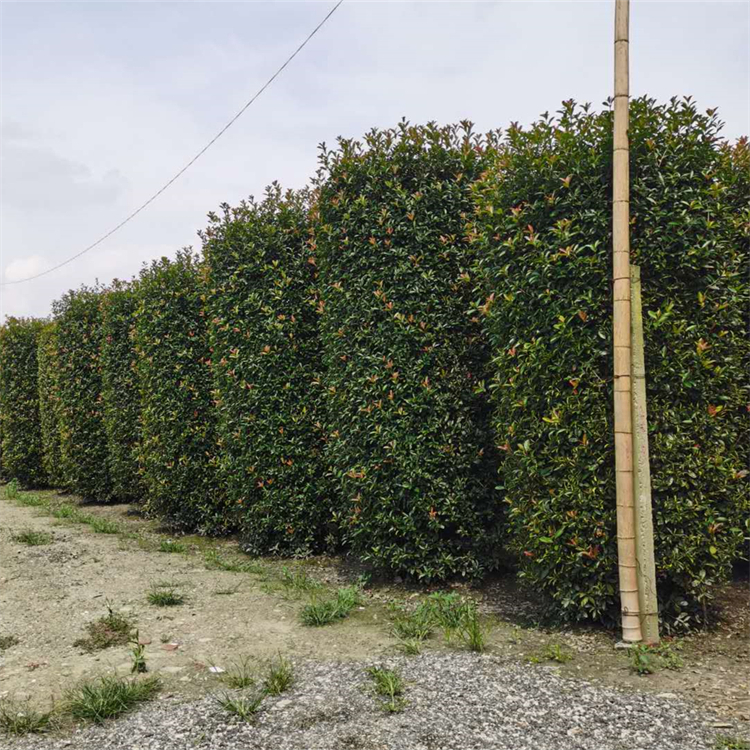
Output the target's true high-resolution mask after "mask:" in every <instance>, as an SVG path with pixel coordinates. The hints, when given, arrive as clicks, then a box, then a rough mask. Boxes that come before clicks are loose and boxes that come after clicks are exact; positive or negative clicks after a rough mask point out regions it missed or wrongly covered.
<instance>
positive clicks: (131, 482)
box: [101, 281, 142, 501]
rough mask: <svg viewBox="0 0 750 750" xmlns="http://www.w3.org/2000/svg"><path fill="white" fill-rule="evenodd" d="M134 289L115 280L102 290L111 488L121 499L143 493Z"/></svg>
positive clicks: (104, 382)
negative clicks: (139, 439) (138, 452)
mask: <svg viewBox="0 0 750 750" xmlns="http://www.w3.org/2000/svg"><path fill="white" fill-rule="evenodd" d="M135 305H136V295H135V291H134V289H133V288H132V287H131V286H130V285H129V284H125V283H122V282H118V281H115V282H114V283H113V284H112V286H111V287H110V288H108V289H106V290H104V292H103V293H102V298H101V306H102V334H101V363H102V400H103V403H104V429H105V430H106V433H107V448H108V450H109V468H110V475H111V477H112V489H113V492H114V495H115V497H117V499H118V500H122V501H126V500H134V499H138V498H140V497H141V495H142V488H141V484H140V477H139V475H138V458H137V454H136V445H137V442H138V435H139V432H140V428H139V415H140V392H139V390H138V380H137V377H136V372H135V347H134V344H133V336H132V333H133V313H134V311H135Z"/></svg>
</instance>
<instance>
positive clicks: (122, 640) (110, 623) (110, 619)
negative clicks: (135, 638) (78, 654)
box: [73, 604, 133, 652]
mask: <svg viewBox="0 0 750 750" xmlns="http://www.w3.org/2000/svg"><path fill="white" fill-rule="evenodd" d="M107 610H108V611H107V614H106V615H104V617H100V618H99V619H98V620H94V621H93V622H90V623H89V624H88V625H87V626H86V631H87V632H88V634H89V635H88V638H79V639H78V640H77V641H74V642H73V645H74V646H79V647H80V648H82V649H84V651H88V652H93V651H101V650H102V649H105V648H109V647H110V646H121V645H124V644H126V643H127V642H128V640H129V635H130V630H131V628H132V627H133V623H132V622H131V621H130V619H129V618H127V617H126V616H125V615H123V614H122V613H120V612H116V611H115V610H114V609H113V608H112V606H111V605H109V604H108V605H107Z"/></svg>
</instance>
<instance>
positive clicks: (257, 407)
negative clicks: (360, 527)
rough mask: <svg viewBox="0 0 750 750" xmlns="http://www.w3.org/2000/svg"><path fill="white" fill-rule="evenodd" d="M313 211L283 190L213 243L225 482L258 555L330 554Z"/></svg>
mask: <svg viewBox="0 0 750 750" xmlns="http://www.w3.org/2000/svg"><path fill="white" fill-rule="evenodd" d="M308 202H309V196H308V194H307V192H305V191H302V192H298V193H294V192H287V193H285V194H282V191H281V189H280V188H279V186H278V185H274V186H272V187H270V188H269V189H268V190H267V193H266V196H265V200H263V201H262V202H260V203H256V202H255V201H253V200H252V199H251V200H249V201H247V202H243V203H242V204H241V205H240V206H238V207H237V208H230V207H229V206H227V205H224V206H222V213H221V215H216V214H211V215H210V217H209V218H210V224H209V227H208V228H207V229H206V231H205V232H204V233H203V235H202V236H203V242H204V244H203V250H204V256H205V258H206V262H207V265H208V268H209V293H208V300H207V312H208V317H209V319H210V329H211V344H212V348H213V353H212V357H213V362H214V373H215V375H214V380H215V387H216V404H217V406H218V415H219V432H220V436H221V448H222V472H223V475H224V476H225V477H226V482H227V486H228V492H229V498H230V500H231V502H232V504H233V505H234V506H235V510H236V512H237V517H238V523H239V527H240V533H241V543H242V545H243V547H244V548H245V549H247V550H248V551H249V552H252V553H254V554H263V553H269V552H270V553H278V554H284V555H306V554H310V553H312V552H315V551H320V550H321V549H322V547H323V545H324V542H325V540H326V537H327V536H328V535H329V534H330V533H331V528H332V526H333V524H332V522H331V519H332V507H331V498H330V482H329V481H328V479H327V478H326V476H325V468H326V464H325V460H324V458H323V455H322V452H323V448H324V438H325V431H324V428H323V424H322V423H323V420H324V417H323V398H324V397H323V392H322V385H321V383H320V367H321V362H320V360H321V356H320V342H319V339H318V315H317V313H316V304H317V300H316V299H315V290H314V288H313V284H314V282H315V277H316V275H317V271H316V267H315V265H314V263H311V262H310V258H311V254H310V249H309V247H308V243H309V240H310V237H309V220H308ZM329 542H330V540H329Z"/></svg>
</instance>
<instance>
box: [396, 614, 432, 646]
mask: <svg viewBox="0 0 750 750" xmlns="http://www.w3.org/2000/svg"><path fill="white" fill-rule="evenodd" d="M433 630H434V622H433V618H432V615H431V614H430V613H429V612H428V611H426V610H424V609H422V607H418V608H417V609H416V610H415V611H414V612H410V613H407V612H404V613H401V614H399V615H398V616H397V617H396V619H395V620H394V621H393V633H394V635H395V636H396V637H397V638H398V639H399V640H402V641H424V640H427V639H428V638H429V637H430V636H431V635H432V633H433Z"/></svg>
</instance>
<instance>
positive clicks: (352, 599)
mask: <svg viewBox="0 0 750 750" xmlns="http://www.w3.org/2000/svg"><path fill="white" fill-rule="evenodd" d="M360 601H361V599H360V592H359V589H358V588H357V587H356V586H346V587H344V588H340V589H339V590H338V591H337V592H336V597H335V598H334V599H326V600H323V601H321V600H319V599H317V598H313V601H311V602H310V603H309V604H307V605H305V607H303V609H302V611H301V612H300V619H301V620H302V623H303V624H304V625H308V626H310V627H321V626H323V625H329V624H330V623H332V622H336V621H337V620H343V619H344V618H345V617H347V616H348V615H349V613H350V612H351V611H352V610H353V609H354V608H355V607H356V606H357V605H358V604H359V603H360Z"/></svg>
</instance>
